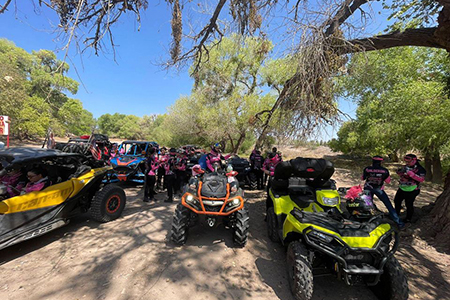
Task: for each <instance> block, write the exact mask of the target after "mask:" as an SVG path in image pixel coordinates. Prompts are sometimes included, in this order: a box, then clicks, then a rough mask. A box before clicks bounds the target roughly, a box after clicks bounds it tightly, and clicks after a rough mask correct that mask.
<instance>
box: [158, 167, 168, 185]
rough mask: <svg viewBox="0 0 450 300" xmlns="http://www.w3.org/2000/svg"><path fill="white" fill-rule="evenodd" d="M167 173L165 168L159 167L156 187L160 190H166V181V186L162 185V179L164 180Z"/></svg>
mask: <svg viewBox="0 0 450 300" xmlns="http://www.w3.org/2000/svg"><path fill="white" fill-rule="evenodd" d="M165 173H166V170H164V167H159V168H158V178H157V183H156V186H157V187H158V188H159V189H160V188H166V182H165V181H164V186H162V185H161V183H162V179H163V177H164V174H165Z"/></svg>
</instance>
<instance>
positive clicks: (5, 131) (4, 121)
mask: <svg viewBox="0 0 450 300" xmlns="http://www.w3.org/2000/svg"><path fill="white" fill-rule="evenodd" d="M0 135H6V136H7V137H6V147H7V148H9V117H8V116H0Z"/></svg>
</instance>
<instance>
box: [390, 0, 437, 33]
mask: <svg viewBox="0 0 450 300" xmlns="http://www.w3.org/2000/svg"><path fill="white" fill-rule="evenodd" d="M383 7H384V8H385V9H389V10H391V11H392V14H391V15H390V16H389V18H388V20H391V19H395V20H397V22H396V23H394V25H393V26H391V27H390V29H393V30H399V29H401V28H402V27H403V28H404V25H403V24H408V26H407V27H424V26H426V25H430V24H432V23H435V22H436V20H435V19H434V18H435V17H436V15H437V14H438V13H439V11H440V10H441V9H442V6H441V5H440V4H439V3H438V2H437V1H436V0H389V1H388V0H383Z"/></svg>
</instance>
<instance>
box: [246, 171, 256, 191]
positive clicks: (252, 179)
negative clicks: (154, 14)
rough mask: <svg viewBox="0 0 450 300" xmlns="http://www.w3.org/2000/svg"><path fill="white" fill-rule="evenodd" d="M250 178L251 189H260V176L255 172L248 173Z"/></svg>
mask: <svg viewBox="0 0 450 300" xmlns="http://www.w3.org/2000/svg"><path fill="white" fill-rule="evenodd" d="M248 180H249V181H250V182H249V183H250V190H252V191H255V190H257V189H258V177H256V174H255V173H254V172H250V173H249V174H248Z"/></svg>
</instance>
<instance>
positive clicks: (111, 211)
mask: <svg viewBox="0 0 450 300" xmlns="http://www.w3.org/2000/svg"><path fill="white" fill-rule="evenodd" d="M126 199H127V198H126V196H125V192H124V190H123V189H122V188H121V187H118V186H117V185H114V184H108V185H105V186H104V187H103V188H102V189H101V190H99V191H97V193H95V196H94V198H92V201H91V210H90V214H91V217H92V219H94V220H96V221H98V222H103V223H104V222H109V221H112V220H115V219H117V218H118V217H120V216H121V215H122V212H123V210H124V208H125V203H126Z"/></svg>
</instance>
